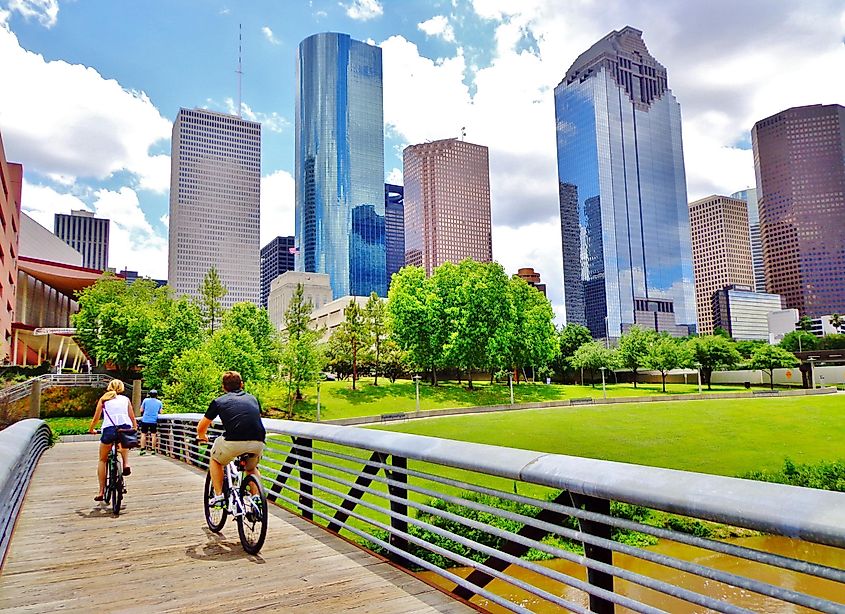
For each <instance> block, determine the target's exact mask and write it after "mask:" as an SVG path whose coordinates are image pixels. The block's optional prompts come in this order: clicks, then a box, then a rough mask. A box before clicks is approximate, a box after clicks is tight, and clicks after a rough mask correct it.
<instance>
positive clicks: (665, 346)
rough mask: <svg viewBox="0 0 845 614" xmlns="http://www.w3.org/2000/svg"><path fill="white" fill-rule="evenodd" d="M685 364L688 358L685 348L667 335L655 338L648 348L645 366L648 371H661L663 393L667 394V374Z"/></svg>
mask: <svg viewBox="0 0 845 614" xmlns="http://www.w3.org/2000/svg"><path fill="white" fill-rule="evenodd" d="M685 362H687V358H686V350H685V348H684V346H683V345H682V344H681V343H680V342H679V341H678V340H677V339H673V338H672V337H670V336H669V335H667V334H665V333H664V334H662V335H660V336H658V337H655V338H654V340H653V341H652V342H651V344H650V345H649V346H648V353H647V354H646V360H645V365H646V368H648V369H652V370H654V371H660V378H661V380H662V382H663V392H666V373H667V372H669V371H671V370H672V369H677V368H679V367H680V366H682V365H683V364H685Z"/></svg>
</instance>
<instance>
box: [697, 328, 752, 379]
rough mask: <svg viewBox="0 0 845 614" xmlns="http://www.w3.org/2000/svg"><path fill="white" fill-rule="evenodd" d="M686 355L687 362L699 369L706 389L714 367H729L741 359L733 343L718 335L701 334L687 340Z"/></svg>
mask: <svg viewBox="0 0 845 614" xmlns="http://www.w3.org/2000/svg"><path fill="white" fill-rule="evenodd" d="M687 357H688V358H687V360H688V361H689V363H688V364H690V365H692V366H696V365H698V368H700V369H701V377H702V379H703V380H704V382H705V383H706V384H707V389H708V390H711V386H710V376H711V375H712V374H713V371H714V370H715V369H730V368H732V367H734V366H736V365H737V364H738V363H739V362H740V360H742V358H741V357H740V355H739V352H737V351H736V348H735V347H734V345H733V343H732V342H731V341H730V340H728V339H725V338H724V337H720V336H718V335H701V336H699V337H693V338H692V339H690V340H689V341H687Z"/></svg>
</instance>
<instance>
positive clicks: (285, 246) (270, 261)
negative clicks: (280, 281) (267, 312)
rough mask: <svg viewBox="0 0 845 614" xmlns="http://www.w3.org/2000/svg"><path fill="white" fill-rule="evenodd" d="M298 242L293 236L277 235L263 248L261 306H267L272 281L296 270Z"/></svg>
mask: <svg viewBox="0 0 845 614" xmlns="http://www.w3.org/2000/svg"><path fill="white" fill-rule="evenodd" d="M295 254H296V243H295V241H294V238H293V237H276V238H275V239H273V240H272V241H270V242H269V243H268V244H267V245H265V246H264V247H262V248H261V306H262V307H264V308H265V309H266V308H267V297H268V296H270V282H272V281H273V280H274V279H276V278H277V277H278V276H279V275H281V274H282V273H287V272H288V271H293V270H294V260H295Z"/></svg>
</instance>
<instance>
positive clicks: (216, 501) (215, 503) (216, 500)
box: [208, 494, 226, 507]
mask: <svg viewBox="0 0 845 614" xmlns="http://www.w3.org/2000/svg"><path fill="white" fill-rule="evenodd" d="M225 504H226V495H223V494H220V495H215V496H213V497H212V498H211V499H209V500H208V507H224V506H225Z"/></svg>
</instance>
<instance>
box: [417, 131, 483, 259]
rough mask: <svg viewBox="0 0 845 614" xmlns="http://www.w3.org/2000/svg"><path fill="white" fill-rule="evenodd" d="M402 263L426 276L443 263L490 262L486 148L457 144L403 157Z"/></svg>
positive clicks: (420, 148)
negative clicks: (403, 231)
mask: <svg viewBox="0 0 845 614" xmlns="http://www.w3.org/2000/svg"><path fill="white" fill-rule="evenodd" d="M402 157H403V166H404V179H405V264H406V265H415V266H421V267H423V268H424V269H425V272H426V275H431V274H432V272H433V271H434V269H435V268H436V267H438V266H440V265H441V264H443V263H444V262H455V263H457V262H460V261H461V260H465V259H467V258H470V259H472V260H476V261H478V262H490V261H491V260H493V247H492V240H491V236H490V165H489V162H488V156H487V148H486V147H484V146H483V145H474V144H472V143H467V142H466V141H459V140H458V139H445V140H442V141H434V142H431V143H423V144H421V145H411V146H410V147H406V148H405V151H404V152H403V156H402Z"/></svg>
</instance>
